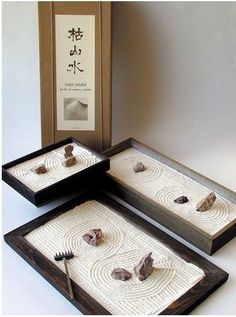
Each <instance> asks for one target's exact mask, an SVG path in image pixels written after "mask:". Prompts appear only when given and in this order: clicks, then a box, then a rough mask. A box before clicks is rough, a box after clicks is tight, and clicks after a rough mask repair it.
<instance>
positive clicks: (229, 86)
mask: <svg viewBox="0 0 236 317" xmlns="http://www.w3.org/2000/svg"><path fill="white" fill-rule="evenodd" d="M235 16H236V3H223V2H218V3H216V2H198V3H190V2H189V3H186V2H175V3H174V2H166V3H164V2H152V3H150V2H145V3H144V2H140V3H138V2H133V3H119V2H118V3H113V86H112V88H113V94H112V96H113V98H112V101H113V142H114V143H117V142H118V141H120V140H122V139H124V138H127V137H129V136H133V137H135V138H137V139H139V140H141V141H143V142H144V143H146V144H148V145H149V146H151V147H154V148H156V149H158V150H160V151H161V152H162V153H165V154H166V155H168V156H170V157H172V158H175V159H176V160H178V161H181V162H182V163H183V164H188V165H189V166H190V167H192V168H193V169H195V170H198V171H199V172H201V173H203V174H205V175H207V176H209V177H211V178H213V179H215V180H216V181H219V182H221V183H223V184H224V185H225V186H228V187H231V188H232V189H234V190H236V84H235V83H236V41H235V39H236V19H235ZM209 163H210V164H209Z"/></svg>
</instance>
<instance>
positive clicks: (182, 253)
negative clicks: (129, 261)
mask: <svg viewBox="0 0 236 317" xmlns="http://www.w3.org/2000/svg"><path fill="white" fill-rule="evenodd" d="M90 199H95V200H97V201H98V202H101V203H102V204H104V205H106V206H108V207H109V208H111V209H112V210H113V211H115V213H118V214H119V215H121V216H122V218H124V219H125V220H126V221H128V222H129V223H131V224H133V225H135V227H136V228H138V229H139V230H140V231H142V232H145V233H146V234H148V235H149V236H151V237H153V238H156V239H158V241H159V242H161V243H163V244H164V246H165V247H167V248H169V249H170V250H172V251H174V253H175V254H177V255H178V256H179V257H180V258H182V259H183V260H185V261H186V262H190V263H192V264H194V265H196V266H198V267H199V268H200V269H202V270H203V271H204V274H205V276H204V277H203V278H202V279H201V280H200V281H199V282H198V283H197V284H195V285H194V286H193V287H192V288H191V289H189V291H187V292H186V293H185V294H184V295H182V296H181V297H179V298H178V299H177V300H176V301H175V302H173V303H172V304H171V305H169V307H167V308H166V309H164V310H163V311H162V312H161V314H167V315H169V314H187V313H189V312H190V311H191V310H192V309H193V308H194V307H196V306H197V305H198V304H199V303H201V302H202V301H203V300H204V299H205V298H206V297H208V296H209V295H210V294H211V293H212V292H213V291H214V290H216V289H217V288H218V287H219V286H220V285H221V284H223V283H224V282H225V281H226V280H227V278H228V274H227V273H226V272H225V271H223V270H221V269H220V268H218V267H217V266H215V265H214V264H212V263H211V262H209V261H208V260H206V259H205V258H203V257H202V256H200V255H198V254H196V253H195V252H193V251H192V250H190V249H189V248H187V247H186V246H184V245H182V244H181V243H180V242H178V241H176V240H175V239H173V238H171V237H170V236H168V235H167V234H165V233H163V232H162V231H161V230H159V229H157V228H156V227H155V226H154V225H152V224H150V223H149V222H148V221H145V220H143V219H142V218H141V217H140V216H138V215H136V214H135V213H134V212H132V211H131V210H130V209H127V208H125V207H123V206H122V205H120V204H119V203H117V202H116V201H115V200H114V199H112V198H111V197H109V194H107V193H106V192H101V191H99V190H96V189H93V190H92V189H91V190H89V191H85V192H83V193H81V194H80V195H79V196H78V197H77V198H74V199H73V200H71V201H69V202H67V203H65V204H63V205H61V206H59V207H57V208H55V209H53V210H52V211H50V212H47V213H46V214H44V215H42V216H40V217H38V218H36V219H34V220H32V221H30V222H28V223H27V224H25V225H23V226H21V227H19V228H17V229H15V230H13V231H11V232H10V233H8V234H6V235H5V236H4V239H5V241H6V242H7V243H8V244H9V245H10V246H11V247H12V248H13V249H14V250H15V251H16V252H17V253H18V254H19V255H20V256H21V257H22V258H23V259H24V260H25V261H26V262H27V263H29V264H30V265H31V266H32V267H33V268H34V269H35V270H36V271H37V272H38V273H40V274H41V275H42V276H43V277H44V278H45V279H46V280H47V281H48V282H49V283H50V284H52V285H53V286H54V287H55V288H56V289H57V290H58V291H59V292H60V293H61V294H62V295H63V296H65V297H66V298H67V299H68V300H69V301H70V302H71V303H72V304H73V305H75V306H76V307H77V308H78V309H79V310H80V311H81V312H82V313H84V314H89V315H95V314H102V315H103V314H110V312H109V311H108V310H107V309H105V308H104V307H103V306H102V305H101V304H100V303H98V302H97V301H96V300H95V299H94V298H93V297H91V296H90V295H89V294H88V293H87V292H85V290H84V289H82V288H81V287H80V285H78V284H76V283H75V282H74V281H72V287H73V290H74V295H75V297H74V299H73V300H71V299H70V296H69V293H68V289H67V282H66V275H65V274H64V272H63V271H61V270H60V269H59V268H58V267H57V266H56V265H55V264H54V263H53V262H51V261H50V260H49V259H48V258H47V257H45V256H44V255H43V254H42V253H41V252H39V251H38V250H37V249H36V248H35V247H33V245H32V244H31V243H29V242H28V241H27V240H26V238H25V236H26V235H27V234H28V233H30V232H31V231H33V230H34V229H37V228H39V227H40V226H42V225H44V224H45V223H47V222H48V221H50V220H52V219H54V218H56V217H58V216H61V215H63V213H65V212H66V211H68V210H70V209H72V208H73V207H75V206H77V205H79V204H81V203H84V202H86V201H87V200H90Z"/></svg>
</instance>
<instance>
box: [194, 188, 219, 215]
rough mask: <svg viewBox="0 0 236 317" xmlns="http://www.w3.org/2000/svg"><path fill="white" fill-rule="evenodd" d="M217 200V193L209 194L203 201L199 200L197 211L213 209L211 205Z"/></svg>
mask: <svg viewBox="0 0 236 317" xmlns="http://www.w3.org/2000/svg"><path fill="white" fill-rule="evenodd" d="M215 200H216V195H215V193H213V192H212V193H210V194H208V195H207V196H206V197H205V198H203V199H202V200H201V201H199V202H198V204H197V206H196V210H197V211H206V210H209V209H211V207H212V206H213V204H214V201H215Z"/></svg>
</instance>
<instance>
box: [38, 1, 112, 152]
mask: <svg viewBox="0 0 236 317" xmlns="http://www.w3.org/2000/svg"><path fill="white" fill-rule="evenodd" d="M55 14H73V15H76V14H84V15H88V14H91V15H95V17H96V20H98V21H97V22H96V34H95V37H96V39H95V41H96V45H95V47H96V48H95V50H96V51H95V82H96V88H95V131H77V130H71V131H59V130H57V128H56V58H55V53H56V52H55V25H54V24H55V23H54V16H55ZM38 16H39V47H40V86H41V135H42V146H46V145H49V144H51V143H55V142H58V141H60V140H62V139H65V138H68V137H70V136H73V137H75V138H78V139H79V140H81V141H82V142H84V143H86V144H87V145H88V146H89V147H91V148H93V149H94V150H96V151H98V152H101V151H102V150H104V149H107V148H109V147H110V146H111V3H110V2H102V1H100V2H99V1H98V2H86V1H62V2H58V1H55V2H54V1H50V2H47V1H39V2H38Z"/></svg>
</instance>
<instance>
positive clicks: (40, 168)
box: [31, 164, 47, 174]
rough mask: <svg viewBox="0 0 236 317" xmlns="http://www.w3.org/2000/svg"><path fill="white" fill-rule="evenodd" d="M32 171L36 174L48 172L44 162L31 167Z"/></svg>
mask: <svg viewBox="0 0 236 317" xmlns="http://www.w3.org/2000/svg"><path fill="white" fill-rule="evenodd" d="M31 171H32V172H34V173H36V174H45V173H47V168H46V166H45V165H44V164H40V165H37V166H34V167H33V168H32V169H31Z"/></svg>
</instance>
